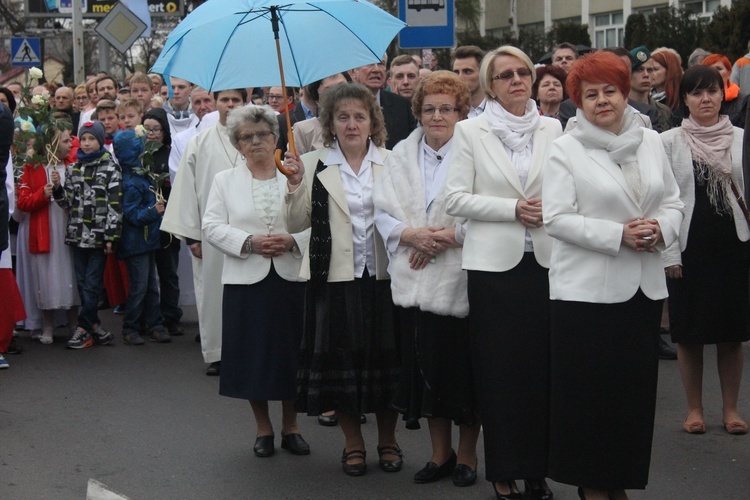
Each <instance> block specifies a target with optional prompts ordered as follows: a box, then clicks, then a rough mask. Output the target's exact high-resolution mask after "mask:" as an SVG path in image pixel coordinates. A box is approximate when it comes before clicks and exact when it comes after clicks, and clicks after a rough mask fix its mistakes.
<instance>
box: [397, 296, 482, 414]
mask: <svg viewBox="0 0 750 500" xmlns="http://www.w3.org/2000/svg"><path fill="white" fill-rule="evenodd" d="M397 311H398V314H399V318H400V324H401V362H402V368H401V381H400V383H399V385H398V390H397V392H396V395H395V397H394V398H393V405H392V406H393V408H394V409H396V410H397V411H398V412H399V413H401V414H403V418H404V420H406V421H407V422H413V421H414V420H418V419H419V418H421V417H440V418H447V419H450V420H453V422H454V423H456V424H458V425H462V424H463V425H474V424H475V423H476V421H477V418H476V413H475V400H474V377H473V373H472V366H471V350H470V343H469V319H468V318H456V317H454V316H441V315H438V314H433V313H429V312H424V311H420V310H419V309H417V308H416V307H411V308H401V307H397ZM412 425H413V424H412Z"/></svg>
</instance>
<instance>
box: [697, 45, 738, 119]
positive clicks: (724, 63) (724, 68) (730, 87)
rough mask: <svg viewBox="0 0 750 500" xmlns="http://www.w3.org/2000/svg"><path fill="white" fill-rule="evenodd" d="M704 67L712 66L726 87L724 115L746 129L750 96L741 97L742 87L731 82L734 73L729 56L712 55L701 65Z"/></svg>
mask: <svg viewBox="0 0 750 500" xmlns="http://www.w3.org/2000/svg"><path fill="white" fill-rule="evenodd" d="M701 64H703V65H704V66H710V67H712V68H713V69H715V70H716V71H718V72H719V74H720V75H721V81H722V82H723V85H724V103H723V108H722V114H726V115H728V116H729V121H731V122H732V124H733V125H734V126H736V127H740V128H745V114H746V113H747V101H748V96H747V95H745V96H741V95H740V93H741V91H740V87H739V85H737V84H736V83H734V82H730V81H729V76H730V75H731V73H732V63H731V62H729V59H728V58H727V56H723V55H721V54H711V55H709V56H707V57H706V58H705V59H704V60H703V62H702V63H701Z"/></svg>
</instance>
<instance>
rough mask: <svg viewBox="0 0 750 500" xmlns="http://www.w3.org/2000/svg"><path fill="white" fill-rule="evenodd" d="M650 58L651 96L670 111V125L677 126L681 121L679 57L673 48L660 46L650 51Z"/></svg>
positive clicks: (680, 68) (680, 67)
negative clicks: (651, 62) (651, 63)
mask: <svg viewBox="0 0 750 500" xmlns="http://www.w3.org/2000/svg"><path fill="white" fill-rule="evenodd" d="M651 60H652V61H653V65H652V69H653V71H652V72H651V86H652V87H653V88H652V90H651V97H652V98H653V99H654V100H655V101H657V102H660V103H662V104H664V105H666V106H667V107H668V108H669V109H670V110H671V111H672V126H674V127H679V126H680V123H681V122H682V110H681V108H680V95H679V89H680V79H681V78H682V65H681V62H680V57H679V56H678V55H677V52H675V51H674V50H672V49H668V48H666V47H660V48H658V49H656V50H654V51H653V52H652V53H651Z"/></svg>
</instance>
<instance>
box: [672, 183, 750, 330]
mask: <svg viewBox="0 0 750 500" xmlns="http://www.w3.org/2000/svg"><path fill="white" fill-rule="evenodd" d="M687 242H688V244H687V248H685V251H684V252H683V253H682V278H675V279H669V280H667V286H668V287H669V330H670V333H671V336H672V342H676V343H679V344H718V343H721V342H745V341H747V340H750V308H749V307H748V303H750V297H749V296H748V295H749V293H748V281H747V280H748V272H749V271H750V247H749V246H748V245H750V242H743V241H740V240H739V239H738V238H737V230H736V228H735V225H734V218H733V217H732V215H731V214H717V213H716V210H715V209H714V207H713V206H712V205H711V202H710V201H709V199H708V194H707V192H706V187H705V185H700V183H699V182H697V181H696V183H695V208H694V209H693V216H692V218H691V219H690V229H689V231H688V240H687Z"/></svg>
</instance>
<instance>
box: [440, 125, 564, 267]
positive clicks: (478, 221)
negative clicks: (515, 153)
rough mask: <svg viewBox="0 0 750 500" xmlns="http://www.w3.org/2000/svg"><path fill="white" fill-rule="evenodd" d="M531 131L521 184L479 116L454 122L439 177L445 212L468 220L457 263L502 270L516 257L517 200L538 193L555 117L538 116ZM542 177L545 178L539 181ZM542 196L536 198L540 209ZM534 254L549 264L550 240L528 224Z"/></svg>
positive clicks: (521, 243) (522, 239) (522, 234)
mask: <svg viewBox="0 0 750 500" xmlns="http://www.w3.org/2000/svg"><path fill="white" fill-rule="evenodd" d="M540 122H541V123H540V125H539V128H538V129H537V130H536V132H534V135H533V138H532V140H533V145H532V147H533V151H532V160H531V169H530V171H529V177H528V180H527V181H526V186H525V187H522V186H521V181H520V180H519V178H518V174H517V173H516V169H515V167H514V166H513V164H512V163H511V161H510V158H509V157H508V154H507V153H506V152H505V146H504V145H503V143H502V141H501V140H500V138H498V137H497V136H496V135H495V134H494V133H493V132H492V130H490V124H489V122H488V121H487V118H486V117H485V116H484V115H479V116H477V117H476V118H471V119H469V120H464V121H462V122H458V123H457V124H456V130H455V133H454V135H453V152H452V153H451V154H452V157H451V163H450V167H449V169H448V177H447V179H446V181H445V190H446V193H447V195H446V200H447V205H446V212H448V214H449V215H453V216H456V217H465V218H467V219H469V221H468V225H467V229H466V239H465V241H464V248H463V264H462V265H463V268H464V269H468V270H474V271H494V272H502V271H508V270H509V269H513V268H514V267H516V265H518V263H519V262H521V259H522V258H523V254H524V248H525V245H526V228H525V227H524V226H523V225H522V224H521V223H520V222H519V221H518V220H516V203H517V202H518V200H525V199H529V198H539V197H542V177H543V173H542V166H543V165H544V163H545V162H546V160H547V156H548V152H549V147H550V144H551V142H552V141H553V140H555V139H556V138H558V137H559V136H560V134H562V127H561V125H560V122H559V121H558V120H555V119H554V118H548V117H544V116H542V117H540ZM545 182H546V181H545ZM545 210H546V201H544V200H543V201H542V211H543V212H544V211H545ZM529 233H531V239H532V241H533V243H534V256H535V257H536V260H537V262H538V263H539V265H541V266H544V267H549V256H550V251H551V246H552V241H551V239H550V238H549V237H548V236H547V233H545V232H544V228H537V229H529Z"/></svg>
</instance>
